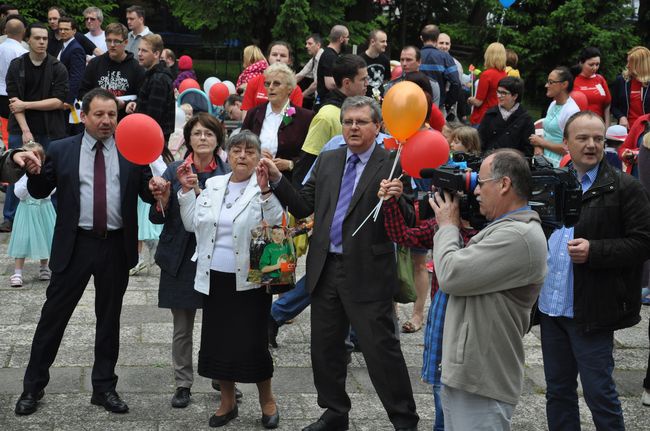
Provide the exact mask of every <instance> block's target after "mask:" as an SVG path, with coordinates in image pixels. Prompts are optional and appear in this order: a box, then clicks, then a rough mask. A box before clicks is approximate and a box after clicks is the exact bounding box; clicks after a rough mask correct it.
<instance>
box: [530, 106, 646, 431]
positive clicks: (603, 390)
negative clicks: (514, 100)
mask: <svg viewBox="0 0 650 431" xmlns="http://www.w3.org/2000/svg"><path fill="white" fill-rule="evenodd" d="M604 143H605V124H604V123H603V120H602V119H601V118H600V117H599V116H598V115H597V114H595V113H593V112H591V111H582V112H578V113H576V114H574V115H573V116H571V117H570V118H569V120H568V121H567V123H566V125H565V127H564V146H565V148H568V150H569V153H570V155H571V159H572V164H573V167H574V168H575V170H576V171H577V174H578V179H579V180H580V181H581V183H582V193H583V195H582V207H581V208H582V209H581V214H580V220H579V221H578V223H577V224H576V225H575V226H574V227H572V228H567V227H563V228H561V229H558V230H556V231H555V232H553V234H552V235H551V237H550V239H549V243H548V244H549V257H548V266H549V271H548V274H549V276H548V277H547V278H546V280H545V281H544V286H543V287H542V291H541V294H540V297H539V310H540V324H541V339H542V354H543V357H544V374H545V376H546V415H547V421H548V427H549V429H550V431H555V430H578V429H580V414H579V410H578V394H577V391H576V389H577V386H578V384H577V376H578V373H580V382H581V383H582V388H583V392H584V397H585V401H586V402H587V406H588V407H589V409H590V410H591V415H592V418H593V420H594V424H595V425H596V429H598V430H608V431H615V430H623V429H625V424H624V421H623V411H622V409H621V403H620V401H619V399H618V393H617V392H616V385H615V383H614V379H613V378H612V371H613V370H614V358H613V348H614V331H615V330H616V329H621V328H627V327H630V326H634V325H636V324H637V323H638V322H639V321H640V319H641V318H640V316H639V312H640V308H641V295H640V287H641V268H642V265H643V262H644V261H645V260H646V259H648V258H649V257H650V217H649V215H650V202H649V201H648V195H647V193H646V191H645V190H644V189H643V187H642V186H641V184H640V183H639V182H638V181H637V180H636V179H634V178H633V177H632V176H629V175H627V174H624V173H621V172H620V171H617V170H615V169H614V168H612V167H611V166H610V165H609V164H607V162H606V161H605V160H604V159H603V152H604V148H603V147H604Z"/></svg>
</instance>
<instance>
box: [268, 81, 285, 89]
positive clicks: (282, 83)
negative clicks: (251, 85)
mask: <svg viewBox="0 0 650 431" xmlns="http://www.w3.org/2000/svg"><path fill="white" fill-rule="evenodd" d="M281 85H284V82H280V81H264V86H265V87H266V88H269V87H279V86H281Z"/></svg>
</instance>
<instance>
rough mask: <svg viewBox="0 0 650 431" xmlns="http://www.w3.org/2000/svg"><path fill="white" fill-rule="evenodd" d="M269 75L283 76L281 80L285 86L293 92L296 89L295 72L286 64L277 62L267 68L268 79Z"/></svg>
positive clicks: (266, 76)
mask: <svg viewBox="0 0 650 431" xmlns="http://www.w3.org/2000/svg"><path fill="white" fill-rule="evenodd" d="M269 75H281V76H282V78H281V79H282V80H283V81H284V83H285V84H287V85H288V86H289V87H291V90H292V91H293V89H294V88H296V85H297V84H296V74H295V73H293V70H291V68H290V67H289V66H287V65H286V64H284V63H280V62H277V63H273V64H272V65H270V66H269V67H267V68H266V70H264V77H265V78H268V77H269Z"/></svg>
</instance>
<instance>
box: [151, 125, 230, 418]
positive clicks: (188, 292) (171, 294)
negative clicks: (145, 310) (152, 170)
mask: <svg viewBox="0 0 650 431" xmlns="http://www.w3.org/2000/svg"><path fill="white" fill-rule="evenodd" d="M183 136H184V138H185V142H187V143H188V145H187V155H186V156H185V160H182V161H180V160H179V161H175V162H172V163H171V164H170V165H169V166H168V167H167V170H166V171H165V173H164V174H163V178H164V179H166V180H167V181H169V182H170V183H171V184H170V186H171V187H170V193H169V195H168V197H167V199H163V201H162V202H160V203H159V204H158V205H155V206H152V207H151V210H150V212H149V220H151V222H152V223H155V224H162V225H163V229H162V232H161V234H160V238H159V242H158V248H157V250H156V255H155V261H156V264H157V265H158V266H159V267H160V284H159V288H158V307H160V308H169V309H170V310H171V313H172V317H173V320H174V330H173V333H174V335H173V339H172V363H173V365H174V379H175V382H176V391H175V393H174V395H173V397H172V400H171V404H172V407H176V408H183V407H187V405H188V404H189V403H190V395H191V394H190V389H191V387H192V383H193V381H194V374H193V369H192V332H193V328H194V317H195V315H196V310H197V309H198V308H201V307H202V304H203V298H202V297H201V294H199V293H198V292H196V291H195V290H194V276H195V273H196V263H195V262H193V261H192V255H193V254H194V250H195V249H196V238H195V237H194V234H193V233H191V232H187V231H186V230H185V227H184V226H183V221H182V220H181V212H180V206H179V204H178V197H177V193H178V191H179V190H180V189H181V183H180V181H179V180H178V178H177V175H176V171H177V170H179V168H180V167H181V166H182V167H183V168H182V169H183V170H185V171H188V174H187V175H186V176H189V177H190V178H191V179H193V180H195V185H194V186H193V190H194V191H195V192H196V193H200V192H201V190H202V189H204V188H205V182H206V181H207V180H208V178H212V177H214V176H217V175H224V174H226V173H227V172H229V171H230V168H229V167H228V165H226V164H225V163H224V162H223V161H222V160H221V158H220V157H218V155H217V151H218V150H219V148H222V147H223V143H224V129H223V126H222V125H221V123H220V122H219V121H217V119H216V118H215V117H213V116H211V115H208V114H206V113H204V112H201V113H199V114H198V115H196V116H194V117H192V118H191V119H190V120H189V121H188V122H187V124H185V127H184V128H183Z"/></svg>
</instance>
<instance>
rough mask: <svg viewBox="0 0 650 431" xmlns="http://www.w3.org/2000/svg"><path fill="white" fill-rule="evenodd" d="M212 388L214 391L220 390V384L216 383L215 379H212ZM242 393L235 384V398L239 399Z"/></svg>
mask: <svg viewBox="0 0 650 431" xmlns="http://www.w3.org/2000/svg"><path fill="white" fill-rule="evenodd" d="M212 389H214V390H215V391H218V392H221V385H220V384H219V383H216V380H213V381H212ZM243 396H244V394H242V393H241V391H240V390H239V389H238V388H237V386H235V399H236V400H237V401H239V400H241V399H242V397H243Z"/></svg>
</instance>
